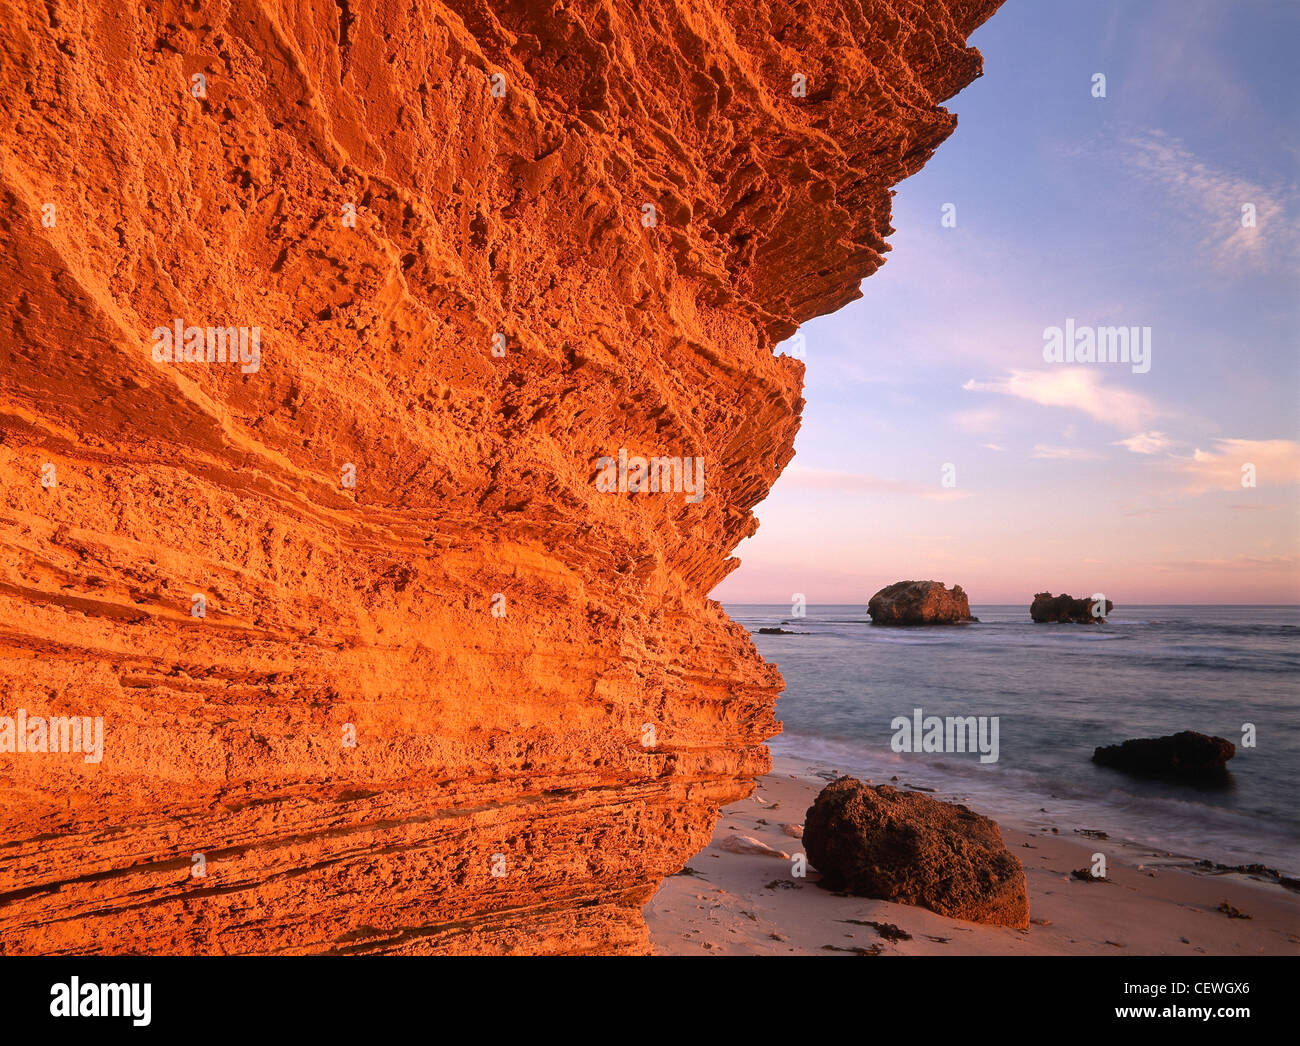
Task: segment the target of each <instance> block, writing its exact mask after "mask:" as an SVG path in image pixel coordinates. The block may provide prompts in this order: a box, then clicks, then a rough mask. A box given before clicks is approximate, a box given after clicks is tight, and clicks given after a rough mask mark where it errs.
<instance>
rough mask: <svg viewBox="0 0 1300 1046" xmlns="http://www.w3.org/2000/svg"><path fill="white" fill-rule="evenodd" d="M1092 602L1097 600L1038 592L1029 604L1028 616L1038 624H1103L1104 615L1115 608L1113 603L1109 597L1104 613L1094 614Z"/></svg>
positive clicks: (1106, 615) (1104, 620)
mask: <svg viewBox="0 0 1300 1046" xmlns="http://www.w3.org/2000/svg"><path fill="white" fill-rule="evenodd" d="M1094 602H1098V601H1096V600H1092V599H1075V598H1074V597H1073V596H1069V595H1066V594H1065V593H1061V595H1059V596H1054V595H1052V593H1050V592H1038V593H1036V594H1035V595H1034V601H1033V602H1032V603H1031V604H1030V605H1029V616H1030V617H1031V618H1033V620H1034V621H1036V622H1038V623H1039V624H1044V623H1054V622H1066V623H1070V624H1076V625H1091V624H1098V625H1104V624H1105V623H1106V617H1108V616H1109V615H1110V612H1111V611H1112V610H1114V609H1115V604H1114V603H1112V602H1111V601H1110V600H1109V599H1108V600H1106V613H1105V614H1104V615H1100V614H1097V615H1095V614H1093V612H1092V607H1093V603H1094Z"/></svg>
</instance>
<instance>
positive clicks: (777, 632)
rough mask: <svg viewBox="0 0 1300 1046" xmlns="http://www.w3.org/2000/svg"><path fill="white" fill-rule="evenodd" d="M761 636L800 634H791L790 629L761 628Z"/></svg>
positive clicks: (792, 633)
mask: <svg viewBox="0 0 1300 1046" xmlns="http://www.w3.org/2000/svg"><path fill="white" fill-rule="evenodd" d="M758 631H759V634H760V635H764V636H797V635H799V633H798V632H791V631H790V630H789V629H788V628H760V629H759V630H758Z"/></svg>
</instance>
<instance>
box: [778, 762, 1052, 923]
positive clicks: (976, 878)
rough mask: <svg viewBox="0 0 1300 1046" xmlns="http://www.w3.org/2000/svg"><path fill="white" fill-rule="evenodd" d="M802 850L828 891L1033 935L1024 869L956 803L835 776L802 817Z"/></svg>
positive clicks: (986, 825) (992, 831) (989, 826)
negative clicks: (1029, 928) (843, 892)
mask: <svg viewBox="0 0 1300 1046" xmlns="http://www.w3.org/2000/svg"><path fill="white" fill-rule="evenodd" d="M803 841H804V846H805V847H806V849H807V852H808V860H809V862H810V863H811V864H812V866H813V867H814V868H816V869H817V870H818V871H819V872H821V874H822V877H823V878H822V882H823V884H824V885H825V886H826V887H827V888H829V889H832V890H846V891H848V892H849V893H853V894H858V895H860V896H862V897H876V898H879V899H880V900H884V901H896V902H898V903H899V904H913V905H918V906H919V907H922V908H929V909H930V910H931V911H934V912H938V913H939V914H940V915H947V916H949V917H951V918H953V919H966V920H969V921H971V922H981V923H993V924H994V925H997V926H1014V927H1017V928H1020V929H1027V928H1028V926H1029V894H1028V890H1027V886H1026V883H1025V870H1024V868H1023V867H1022V866H1021V864H1020V862H1019V861H1018V860H1016V858H1015V856H1014V855H1013V854H1012V853H1011V852H1010V851H1009V850H1008V849H1007V848H1006V846H1005V845H1003V842H1002V835H1001V833H1000V832H999V831H998V826H997V822H996V821H991V820H989V819H988V818H987V817H982V816H981V815H980V814H977V813H973V812H972V811H970V810H968V809H967V808H966V807H964V806H961V805H959V804H956V803H942V802H939V801H938V800H937V799H931V798H930V797H929V796H926V795H921V794H919V793H917V792H900V791H898V790H897V789H895V788H891V787H890V786H889V785H880V786H879V787H876V788H872V787H871V786H870V785H864V784H863V783H862V782H861V781H859V780H857V779H856V778H852V777H841V778H840V779H839V780H838V781H833V782H831V783H830V784H828V785H827V786H826V787H825V788H823V789H822V790H821V793H820V794H819V795H818V796H817V800H816V801H815V802H814V803H813V805H812V806H810V807H809V808H808V814H807V817H806V819H805V821H804V829H803Z"/></svg>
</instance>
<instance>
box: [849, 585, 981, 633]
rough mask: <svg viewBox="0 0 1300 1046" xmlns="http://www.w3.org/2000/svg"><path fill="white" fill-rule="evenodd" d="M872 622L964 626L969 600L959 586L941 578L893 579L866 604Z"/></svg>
mask: <svg viewBox="0 0 1300 1046" xmlns="http://www.w3.org/2000/svg"><path fill="white" fill-rule="evenodd" d="M867 613H868V614H870V615H871V623H872V624H873V625H964V624H969V623H971V622H975V621H978V620H979V618H976V617H971V613H970V601H969V600H967V598H966V593H965V592H963V591H962V588H961V585H954V586H953V587H952V588H947V587H945V586H944V583H943V582H942V581H896V582H894V584H892V585H889V586H887V587H885V588H882V589H881V590H880V591H879V592H877V593H876V594H875V595H874V596H872V597H871V600H870V601H869V602H868V603H867Z"/></svg>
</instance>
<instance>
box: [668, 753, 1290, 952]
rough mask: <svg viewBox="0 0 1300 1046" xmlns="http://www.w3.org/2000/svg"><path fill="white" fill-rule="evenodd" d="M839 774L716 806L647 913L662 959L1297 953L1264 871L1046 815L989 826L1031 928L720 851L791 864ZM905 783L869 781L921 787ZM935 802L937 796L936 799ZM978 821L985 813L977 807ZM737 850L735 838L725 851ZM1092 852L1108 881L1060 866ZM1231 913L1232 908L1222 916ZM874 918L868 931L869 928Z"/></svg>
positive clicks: (801, 772)
mask: <svg viewBox="0 0 1300 1046" xmlns="http://www.w3.org/2000/svg"><path fill="white" fill-rule="evenodd" d="M835 776H837V774H836V768H835V767H832V766H827V765H822V764H810V763H808V762H805V761H802V760H794V759H790V758H777V759H775V760H774V762H773V768H772V772H771V773H769V774H766V775H765V776H763V777H761V778H760V779H759V781H758V787H757V789H756V790H755V792H754V794H753V795H751V796H750V797H749V798H747V799H744V800H742V801H741V802H738V803H735V804H733V805H731V806H728V807H726V808H724V809H723V811H722V814H721V817H720V818H719V820H718V824H717V827H716V829H715V831H714V834H713V838H712V839H711V840H710V843H709V846H708V847H707V848H706V849H705V850H704V851H702V852H701V853H699V854H697V855H696V856H694V857H693V858H691V860H690V861H688V862H687V865H686V867H685V868H684V869H683V870H682V871H681V872H679V873H678V874H677V875H675V876H672V877H670V878H669V879H668V880H666V881H665V882H664V884H663V887H662V888H661V889H660V890H659V892H658V893H657V894H656V895H655V897H654V898H653V900H652V901H651V902H650V903H649V904H648V905H647V906H646V909H645V914H646V920H647V922H648V924H649V926H650V937H651V941H652V943H653V946H654V950H655V952H656V954H660V955H701V954H712V955H756V954H761V955H786V954H803V955H808V954H817V955H862V954H868V955H891V954H899V955H943V954H960V955H1119V954H1138V955H1197V954H1201V955H1295V954H1297V953H1300V894H1297V893H1296V892H1295V891H1293V890H1291V889H1289V888H1287V887H1285V886H1283V885H1281V884H1279V883H1277V882H1272V881H1268V880H1267V879H1266V878H1264V877H1258V876H1253V875H1245V874H1241V873H1237V872H1220V871H1217V870H1212V869H1206V868H1203V867H1197V859H1196V858H1195V857H1194V856H1189V855H1183V854H1173V853H1168V852H1165V851H1155V850H1152V849H1151V848H1150V847H1144V846H1141V845H1138V844H1135V843H1130V842H1124V841H1121V840H1117V839H1116V838H1114V837H1113V836H1112V837H1110V838H1106V839H1098V838H1095V837H1090V836H1089V835H1086V834H1083V833H1084V832H1086V831H1089V830H1090V826H1089V825H1086V824H1072V823H1068V822H1066V821H1064V820H1061V819H1057V818H1055V817H1053V815H1052V812H1051V808H1050V803H1048V804H1045V805H1047V807H1048V808H1047V810H1046V811H1045V812H1043V813H1042V815H1041V817H1042V819H1041V821H1040V822H1038V823H1036V824H1032V825H1023V826H1016V825H1011V824H1006V823H1001V822H999V827H1000V829H1001V832H1002V837H1003V840H1004V841H1005V842H1006V844H1007V847H1008V848H1009V849H1010V850H1011V851H1012V852H1013V853H1014V854H1015V855H1016V856H1017V857H1019V858H1020V860H1021V862H1022V864H1023V865H1024V868H1025V875H1026V878H1027V880H1028V887H1029V903H1030V920H1031V925H1030V928H1029V930H1027V931H1024V930H1012V929H1006V928H1002V927H993V926H982V925H979V924H975V923H967V922H960V921H957V920H954V919H949V918H945V917H944V916H941V915H936V914H935V913H933V912H930V911H927V910H925V909H923V908H916V907H911V906H908V905H901V904H893V903H890V902H887V901H877V900H871V899H868V898H862V897H851V896H847V895H844V894H837V893H832V892H830V891H828V890H824V889H822V888H821V887H819V886H818V885H817V884H818V879H819V876H818V874H817V871H816V870H815V869H813V868H811V867H810V868H809V869H808V873H807V876H806V877H805V878H802V879H799V878H795V877H793V876H792V874H791V860H790V859H786V858H782V857H781V856H780V855H779V854H761V853H736V852H731V851H730V850H727V849H724V848H723V846H724V844H725V843H726V841H727V840H728V839H730V838H732V837H737V836H739V837H745V838H747V839H749V840H756V841H757V842H758V843H760V844H763V845H764V846H766V847H769V848H770V849H771V850H774V851H779V852H780V853H784V854H787V855H790V856H791V857H792V856H793V855H794V854H796V853H800V852H802V844H801V842H800V840H799V838H797V837H796V835H794V834H791V833H792V832H796V831H799V830H801V828H802V825H803V821H804V814H805V811H806V810H807V809H808V807H809V806H810V805H811V804H812V802H813V800H814V799H815V798H816V796H817V793H818V792H819V791H820V790H821V789H822V788H823V787H824V786H825V785H826V784H827V782H828V780H829V779H833V778H834V777H835ZM909 777H910V778H911V779H910V780H909V781H906V782H903V781H897V780H895V781H892V782H885V781H874V782H872V783H874V784H885V783H889V784H893V785H894V786H895V787H898V788H902V787H904V785H905V784H913V785H916V786H918V787H920V788H925V782H924V775H923V774H916V775H909ZM934 798H937V799H944V798H946V797H945V796H944V795H943V794H942V793H936V794H935V795H934ZM977 812H979V813H985V814H987V815H989V816H994V817H995V819H996V815H995V814H993V813H992V812H991V811H987V810H980V811H977ZM732 845H733V846H734V845H735V844H734V843H733V844H732ZM1095 853H1103V854H1105V856H1106V862H1107V877H1108V880H1109V881H1107V882H1085V881H1083V880H1080V879H1076V878H1073V877H1072V876H1071V872H1072V871H1074V870H1075V869H1083V868H1085V867H1088V866H1090V865H1091V863H1092V859H1093V856H1092V855H1093V854H1095ZM1231 912H1235V913H1237V914H1235V915H1234V914H1230V913H1231ZM872 924H876V925H872Z"/></svg>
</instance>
